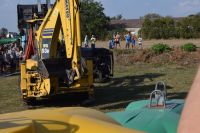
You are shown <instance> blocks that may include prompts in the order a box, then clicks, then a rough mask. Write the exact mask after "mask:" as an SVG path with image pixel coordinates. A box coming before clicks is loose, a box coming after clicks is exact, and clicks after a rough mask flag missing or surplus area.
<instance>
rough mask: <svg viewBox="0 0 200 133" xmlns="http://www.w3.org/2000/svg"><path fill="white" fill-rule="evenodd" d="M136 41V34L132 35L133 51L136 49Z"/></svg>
mask: <svg viewBox="0 0 200 133" xmlns="http://www.w3.org/2000/svg"><path fill="white" fill-rule="evenodd" d="M135 40H136V36H135V34H132V35H131V48H132V49H134V47H135V42H136V41H135Z"/></svg>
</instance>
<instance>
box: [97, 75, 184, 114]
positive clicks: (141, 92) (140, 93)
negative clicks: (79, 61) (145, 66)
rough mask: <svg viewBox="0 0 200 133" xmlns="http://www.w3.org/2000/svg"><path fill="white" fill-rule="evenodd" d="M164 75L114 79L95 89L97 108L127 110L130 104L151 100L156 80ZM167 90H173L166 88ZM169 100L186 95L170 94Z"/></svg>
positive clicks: (169, 87)
mask: <svg viewBox="0 0 200 133" xmlns="http://www.w3.org/2000/svg"><path fill="white" fill-rule="evenodd" d="M161 76H164V75H163V74H157V73H155V74H152V73H151V74H144V75H140V76H127V77H121V78H114V79H113V81H112V82H111V83H110V84H107V85H105V86H99V87H97V88H96V89H95V98H96V102H97V106H99V108H100V109H103V110H106V109H107V110H112V109H120V108H125V107H126V106H127V105H128V104H129V103H130V102H132V101H136V100H144V99H149V95H150V93H151V92H152V91H153V90H154V89H155V84H156V82H157V81H155V78H158V77H161ZM166 88H167V90H169V89H173V87H171V86H166ZM168 96H169V98H171V99H173V98H176V99H178V98H181V99H182V98H185V96H186V93H169V94H168Z"/></svg>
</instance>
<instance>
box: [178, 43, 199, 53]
mask: <svg viewBox="0 0 200 133" xmlns="http://www.w3.org/2000/svg"><path fill="white" fill-rule="evenodd" d="M181 49H182V50H183V51H187V52H192V51H196V49H197V46H196V45H194V44H193V43H186V44H184V45H183V46H181Z"/></svg>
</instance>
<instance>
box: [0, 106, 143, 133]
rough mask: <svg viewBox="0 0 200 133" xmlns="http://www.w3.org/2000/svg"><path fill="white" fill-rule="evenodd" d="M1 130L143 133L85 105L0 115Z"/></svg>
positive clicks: (20, 132) (7, 132)
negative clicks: (125, 126)
mask: <svg viewBox="0 0 200 133" xmlns="http://www.w3.org/2000/svg"><path fill="white" fill-rule="evenodd" d="M0 132H1V133H142V132H140V131H136V130H133V129H127V128H124V127H122V126H120V124H119V123H117V122H116V121H114V120H113V119H112V118H110V117H108V116H106V115H105V114H103V113H101V112H99V111H96V110H93V109H86V108H80V107H77V108H60V109H52V108H51V109H37V110H28V111H22V112H17V113H9V114H2V115H0Z"/></svg>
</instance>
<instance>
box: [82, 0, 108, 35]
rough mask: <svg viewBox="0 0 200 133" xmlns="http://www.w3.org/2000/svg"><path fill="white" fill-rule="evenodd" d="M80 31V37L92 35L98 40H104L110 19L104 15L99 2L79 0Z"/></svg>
mask: <svg viewBox="0 0 200 133" xmlns="http://www.w3.org/2000/svg"><path fill="white" fill-rule="evenodd" d="M80 2H81V8H80V14H81V31H82V37H84V36H85V35H86V34H87V35H88V36H91V35H92V34H94V35H95V36H96V37H97V38H98V39H105V37H106V36H107V30H108V28H109V22H110V19H109V17H107V16H106V15H105V14H104V12H103V11H104V8H103V6H102V4H101V3H100V2H95V1H94V0H81V1H80Z"/></svg>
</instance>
